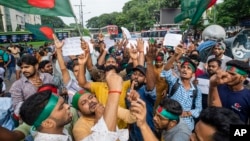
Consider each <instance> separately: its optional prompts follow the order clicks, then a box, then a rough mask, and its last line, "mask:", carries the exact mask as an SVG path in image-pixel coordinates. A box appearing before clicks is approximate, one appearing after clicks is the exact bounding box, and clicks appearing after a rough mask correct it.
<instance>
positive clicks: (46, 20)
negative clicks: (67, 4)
mask: <svg viewBox="0 0 250 141" xmlns="http://www.w3.org/2000/svg"><path fill="white" fill-rule="evenodd" d="M41 21H42V25H51V26H53V28H64V27H66V26H67V25H66V24H65V23H64V22H63V20H62V19H61V18H59V17H53V16H41Z"/></svg>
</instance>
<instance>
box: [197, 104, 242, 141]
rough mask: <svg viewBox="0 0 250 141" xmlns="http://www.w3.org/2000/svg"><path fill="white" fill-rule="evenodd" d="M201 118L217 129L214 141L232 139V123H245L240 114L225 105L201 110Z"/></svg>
mask: <svg viewBox="0 0 250 141" xmlns="http://www.w3.org/2000/svg"><path fill="white" fill-rule="evenodd" d="M199 120H200V121H202V122H203V123H205V124H208V125H210V126H212V127H214V128H215V129H216V132H215V133H214V134H213V139H214V141H222V140H223V141H229V140H230V125H233V124H235V125H237V124H242V125H243V124H244V123H243V121H241V119H240V118H239V116H238V115H237V114H236V113H234V112H233V111H231V110H230V109H227V108H223V107H214V106H212V107H208V108H206V109H204V110H202V111H201V113H200V116H199Z"/></svg>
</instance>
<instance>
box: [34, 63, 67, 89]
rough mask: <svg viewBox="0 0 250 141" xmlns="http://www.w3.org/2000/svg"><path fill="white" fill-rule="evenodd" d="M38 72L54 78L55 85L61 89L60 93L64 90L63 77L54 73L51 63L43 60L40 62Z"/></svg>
mask: <svg viewBox="0 0 250 141" xmlns="http://www.w3.org/2000/svg"><path fill="white" fill-rule="evenodd" d="M38 70H39V71H40V72H42V73H49V74H51V75H52V76H53V84H54V85H56V86H57V87H58V88H59V93H62V91H63V90H64V86H63V80H62V77H61V76H60V75H59V74H58V73H53V66H52V63H51V61H49V60H43V61H41V62H39V66H38Z"/></svg>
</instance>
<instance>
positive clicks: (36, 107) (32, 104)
mask: <svg viewBox="0 0 250 141" xmlns="http://www.w3.org/2000/svg"><path fill="white" fill-rule="evenodd" d="M50 96H51V91H42V92H38V93H35V94H33V95H31V96H30V97H29V98H28V99H26V100H25V101H24V102H23V104H22V106H21V108H20V117H21V119H22V120H23V121H24V122H25V123H27V124H28V125H34V122H35V121H36V119H37V118H38V116H39V115H40V114H41V112H42V111H43V109H44V108H45V106H46V105H47V104H48V101H49V98H50Z"/></svg>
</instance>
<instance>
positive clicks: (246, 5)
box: [216, 0, 250, 27]
mask: <svg viewBox="0 0 250 141" xmlns="http://www.w3.org/2000/svg"><path fill="white" fill-rule="evenodd" d="M247 16H250V0H240V1H238V0H224V2H223V3H221V4H218V5H217V14H216V23H217V24H219V25H221V26H224V27H228V26H232V25H237V24H239V21H240V19H242V18H244V17H247Z"/></svg>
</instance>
